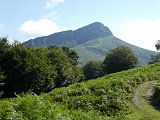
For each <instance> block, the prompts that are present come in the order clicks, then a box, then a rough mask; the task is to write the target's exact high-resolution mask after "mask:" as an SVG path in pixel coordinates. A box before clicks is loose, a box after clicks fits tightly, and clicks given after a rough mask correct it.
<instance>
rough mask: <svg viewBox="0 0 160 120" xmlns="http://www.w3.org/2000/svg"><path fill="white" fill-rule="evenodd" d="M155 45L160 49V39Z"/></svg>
mask: <svg viewBox="0 0 160 120" xmlns="http://www.w3.org/2000/svg"><path fill="white" fill-rule="evenodd" d="M155 47H156V49H157V51H158V50H160V40H158V41H157V43H156V44H155Z"/></svg>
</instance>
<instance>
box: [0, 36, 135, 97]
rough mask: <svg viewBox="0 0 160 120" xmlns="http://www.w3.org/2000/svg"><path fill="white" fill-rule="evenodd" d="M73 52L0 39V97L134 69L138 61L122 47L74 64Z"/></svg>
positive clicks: (52, 87)
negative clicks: (96, 58) (92, 59)
mask: <svg viewBox="0 0 160 120" xmlns="http://www.w3.org/2000/svg"><path fill="white" fill-rule="evenodd" d="M78 58H79V56H78V55H77V53H76V52H75V51H74V50H72V49H70V48H68V47H65V46H63V47H57V46H49V47H41V48H33V47H27V46H25V45H23V44H21V43H18V42H14V43H13V44H10V43H9V42H8V40H7V38H0V96H1V95H2V97H14V96H15V94H19V93H22V92H33V93H35V94H40V93H41V92H49V91H51V90H52V89H54V88H58V87H63V86H68V85H70V84H74V83H77V82H82V81H86V80H90V79H95V78H98V77H101V76H104V75H106V74H110V73H115V72H120V71H122V70H128V69H131V68H134V67H136V66H137V64H138V60H137V58H136V57H135V55H134V54H133V52H132V50H131V49H130V48H128V47H125V46H120V47H117V48H115V49H113V50H111V51H109V52H108V53H107V55H106V58H105V59H104V61H98V62H97V61H90V62H88V63H87V64H86V65H84V66H83V67H78Z"/></svg>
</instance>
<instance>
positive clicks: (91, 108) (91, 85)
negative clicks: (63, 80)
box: [0, 64, 160, 120]
mask: <svg viewBox="0 0 160 120" xmlns="http://www.w3.org/2000/svg"><path fill="white" fill-rule="evenodd" d="M159 78H160V64H151V65H149V66H146V67H140V68H135V69H132V70H128V71H123V72H119V73H116V74H110V75H107V76H104V77H102V78H98V79H96V80H94V82H93V81H87V82H83V83H76V84H74V85H71V86H69V87H63V88H57V89H54V90H53V91H52V92H50V93H46V94H42V95H40V96H36V95H24V96H22V97H20V96H18V98H15V99H7V100H1V101H0V119H13V118H14V119H22V120H23V119H25V120H29V119H34V120H38V119H48V120H52V119H60V120H63V119H68V120H94V119H95V120H108V119H111V118H113V119H121V118H122V117H124V116H123V115H126V114H129V113H131V112H132V111H131V110H130V108H129V106H128V103H129V102H130V101H131V96H132V92H133V91H134V89H135V88H136V87H137V86H138V85H139V84H141V83H143V82H145V81H149V80H159ZM109 117H110V118H109Z"/></svg>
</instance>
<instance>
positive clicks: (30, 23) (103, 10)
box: [0, 0, 160, 50]
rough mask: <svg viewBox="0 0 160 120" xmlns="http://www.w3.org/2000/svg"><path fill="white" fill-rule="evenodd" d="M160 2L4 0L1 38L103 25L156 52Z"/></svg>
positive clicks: (159, 36)
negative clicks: (88, 25) (91, 24)
mask: <svg viewBox="0 0 160 120" xmlns="http://www.w3.org/2000/svg"><path fill="white" fill-rule="evenodd" d="M159 5H160V0H153V1H151V0H0V37H4V36H8V38H9V39H10V41H11V42H12V41H14V40H18V41H20V42H24V41H25V40H28V39H30V38H35V37H38V36H44V35H49V34H52V33H55V32H59V31H63V30H68V29H73V30H74V29H77V28H79V27H82V26H85V25H87V24H90V23H92V22H97V21H98V22H102V23H103V24H104V25H105V26H108V27H109V28H110V29H111V31H112V32H113V34H114V35H115V36H117V37H119V38H121V39H122V40H124V41H126V42H128V43H131V44H134V45H137V46H140V47H142V48H146V49H150V50H156V49H155V47H154V44H155V43H156V41H157V40H158V39H160V14H159V12H160V7H159Z"/></svg>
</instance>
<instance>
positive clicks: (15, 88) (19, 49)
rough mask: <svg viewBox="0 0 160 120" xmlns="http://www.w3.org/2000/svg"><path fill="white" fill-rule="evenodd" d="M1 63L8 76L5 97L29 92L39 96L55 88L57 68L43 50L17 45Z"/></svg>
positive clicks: (8, 51) (3, 57)
mask: <svg viewBox="0 0 160 120" xmlns="http://www.w3.org/2000/svg"><path fill="white" fill-rule="evenodd" d="M0 63H2V64H0V65H1V69H2V70H3V72H4V75H5V76H6V79H5V85H4V86H3V91H4V95H3V96H4V97H10V96H14V93H16V94H18V93H21V92H27V91H33V92H35V93H37V94H39V93H40V92H46V91H49V90H51V89H53V88H54V87H55V85H54V78H55V75H56V72H55V67H54V66H52V65H51V63H50V60H49V59H48V57H47V54H46V53H45V50H43V49H35V48H28V47H25V46H23V45H21V44H16V45H13V46H12V47H11V48H10V49H8V50H7V51H6V53H5V54H4V55H3V56H2V57H1V61H0Z"/></svg>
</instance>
